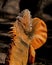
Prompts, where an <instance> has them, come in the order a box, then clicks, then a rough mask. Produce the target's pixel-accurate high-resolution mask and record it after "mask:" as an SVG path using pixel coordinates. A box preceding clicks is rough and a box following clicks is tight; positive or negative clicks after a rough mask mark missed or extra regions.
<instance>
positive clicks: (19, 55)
mask: <svg viewBox="0 0 52 65" xmlns="http://www.w3.org/2000/svg"><path fill="white" fill-rule="evenodd" d="M24 11H25V10H24ZM26 11H28V10H26ZM26 11H25V13H24V15H23V16H21V17H17V20H16V21H15V23H14V24H13V27H12V32H13V33H12V34H13V39H12V40H13V42H12V43H11V49H10V50H9V60H8V62H9V65H27V61H28V51H30V57H29V62H30V63H31V62H34V59H32V58H31V57H33V58H35V52H34V50H35V49H38V48H39V47H41V46H42V45H43V44H44V43H45V42H46V39H47V27H46V25H45V23H44V22H43V21H42V20H41V19H39V18H34V19H31V20H30V19H29V17H31V16H29V17H28V15H29V11H28V12H26ZM27 13H28V14H27ZM26 14H27V15H26ZM27 19H28V20H27ZM30 21H31V24H29V22H30ZM24 23H25V25H24ZM30 25H32V28H30V27H31V26H30ZM25 26H27V27H25ZM28 28H29V29H28ZM25 31H26V32H27V33H25ZM29 34H30V35H29ZM29 48H30V50H29Z"/></svg>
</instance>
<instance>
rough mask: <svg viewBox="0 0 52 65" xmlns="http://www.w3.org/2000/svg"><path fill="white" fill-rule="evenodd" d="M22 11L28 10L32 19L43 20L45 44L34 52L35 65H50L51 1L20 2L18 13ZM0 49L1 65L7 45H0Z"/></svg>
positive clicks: (30, 0) (29, 0)
mask: <svg viewBox="0 0 52 65" xmlns="http://www.w3.org/2000/svg"><path fill="white" fill-rule="evenodd" d="M24 9H29V10H30V11H31V15H32V17H39V18H41V19H43V20H44V21H45V23H46V25H47V29H48V38H47V41H46V44H44V45H43V46H42V47H41V48H39V49H38V50H36V54H37V55H36V65H43V64H44V65H52V0H21V1H20V11H22V10H24ZM0 38H1V36H0ZM3 39H4V38H3ZM0 49H1V50H0V56H1V57H2V58H1V57H0V60H1V61H0V64H2V65H3V64H5V58H6V53H7V49H8V45H6V44H3V45H2V44H1V43H0Z"/></svg>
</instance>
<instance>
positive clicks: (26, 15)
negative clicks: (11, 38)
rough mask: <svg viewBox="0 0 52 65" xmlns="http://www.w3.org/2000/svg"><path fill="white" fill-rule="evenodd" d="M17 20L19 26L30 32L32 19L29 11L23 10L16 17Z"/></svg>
mask: <svg viewBox="0 0 52 65" xmlns="http://www.w3.org/2000/svg"><path fill="white" fill-rule="evenodd" d="M17 19H18V20H19V22H20V24H21V25H22V27H23V28H24V30H25V31H26V32H31V31H32V19H31V15H30V11H29V10H28V9H25V10H23V11H22V12H21V13H20V15H19V16H18V17H17Z"/></svg>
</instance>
